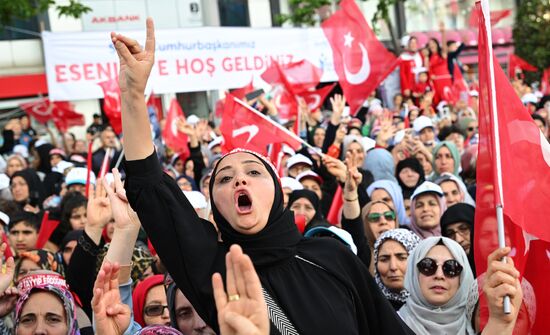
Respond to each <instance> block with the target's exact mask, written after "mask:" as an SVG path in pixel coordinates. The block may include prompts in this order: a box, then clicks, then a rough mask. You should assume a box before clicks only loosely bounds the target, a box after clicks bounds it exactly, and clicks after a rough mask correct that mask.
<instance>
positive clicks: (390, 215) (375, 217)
mask: <svg viewBox="0 0 550 335" xmlns="http://www.w3.org/2000/svg"><path fill="white" fill-rule="evenodd" d="M382 216H383V217H384V219H386V221H393V220H395V213H394V212H393V211H387V212H384V213H370V214H369V215H367V220H368V221H369V222H370V223H376V222H380V219H381V218H382Z"/></svg>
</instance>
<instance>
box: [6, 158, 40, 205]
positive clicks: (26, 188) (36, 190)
mask: <svg viewBox="0 0 550 335" xmlns="http://www.w3.org/2000/svg"><path fill="white" fill-rule="evenodd" d="M10 187H11V193H12V195H13V200H15V202H17V204H18V205H19V206H20V207H21V209H24V210H26V211H28V212H33V213H35V214H36V213H38V212H39V211H40V208H41V207H42V202H43V201H44V198H45V192H44V186H43V185H42V182H41V181H40V178H39V177H38V175H37V174H36V172H34V170H32V169H24V170H21V171H17V172H16V173H14V174H13V175H12V176H11V180H10Z"/></svg>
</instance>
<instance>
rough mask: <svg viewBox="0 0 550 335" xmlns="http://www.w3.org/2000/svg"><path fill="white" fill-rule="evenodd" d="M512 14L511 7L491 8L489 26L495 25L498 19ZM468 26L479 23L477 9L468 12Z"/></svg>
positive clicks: (475, 25) (471, 26) (475, 26)
mask: <svg viewBox="0 0 550 335" xmlns="http://www.w3.org/2000/svg"><path fill="white" fill-rule="evenodd" d="M510 14H512V10H511V9H502V10H492V11H491V26H494V25H496V24H497V23H498V22H499V21H500V20H502V19H504V18H506V17H508V16H510ZM468 23H469V25H470V28H477V25H478V23H479V13H478V10H477V9H475V7H474V9H473V10H472V13H471V14H470V20H469V21H468Z"/></svg>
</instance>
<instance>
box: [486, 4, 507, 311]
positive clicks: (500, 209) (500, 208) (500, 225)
mask: <svg viewBox="0 0 550 335" xmlns="http://www.w3.org/2000/svg"><path fill="white" fill-rule="evenodd" d="M481 11H482V13H481V14H482V16H483V18H484V20H483V22H484V24H485V27H482V28H483V29H485V31H486V32H487V48H488V50H487V51H488V58H489V83H490V84H491V91H490V94H491V107H492V111H493V113H492V115H491V116H492V117H493V136H494V139H495V140H494V143H495V161H496V172H497V192H498V193H497V195H498V196H497V198H496V201H495V202H496V204H495V205H496V206H495V207H496V216H497V233H498V246H499V248H504V247H505V246H506V239H505V234H504V200H503V192H502V166H501V157H500V132H499V124H498V116H497V115H498V107H497V99H496V86H495V68H494V57H493V42H492V41H493V39H492V33H491V19H490V13H491V10H490V8H489V1H488V0H481ZM487 19H488V20H487ZM480 28H481V27H480ZM502 262H503V263H506V257H503V258H502ZM503 309H504V313H505V314H510V313H511V312H512V311H511V308H510V297H509V296H505V297H504V302H503Z"/></svg>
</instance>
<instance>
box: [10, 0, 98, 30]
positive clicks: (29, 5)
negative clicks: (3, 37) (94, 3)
mask: <svg viewBox="0 0 550 335" xmlns="http://www.w3.org/2000/svg"><path fill="white" fill-rule="evenodd" d="M54 5H55V0H1V1H0V27H1V26H3V25H9V24H10V23H11V22H12V21H13V20H14V19H21V20H26V19H30V18H32V17H34V16H36V15H40V14H42V13H44V12H46V11H47V10H48V8H50V7H51V6H54ZM56 10H57V11H58V12H59V16H71V17H74V18H78V17H80V16H81V15H82V14H84V13H87V12H89V11H91V10H92V9H91V8H90V7H87V6H85V5H83V4H81V3H80V2H79V1H77V0H70V2H69V4H68V5H65V6H61V5H57V6H56Z"/></svg>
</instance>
